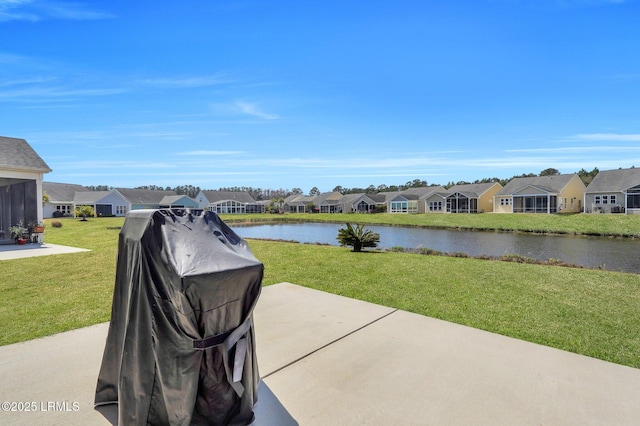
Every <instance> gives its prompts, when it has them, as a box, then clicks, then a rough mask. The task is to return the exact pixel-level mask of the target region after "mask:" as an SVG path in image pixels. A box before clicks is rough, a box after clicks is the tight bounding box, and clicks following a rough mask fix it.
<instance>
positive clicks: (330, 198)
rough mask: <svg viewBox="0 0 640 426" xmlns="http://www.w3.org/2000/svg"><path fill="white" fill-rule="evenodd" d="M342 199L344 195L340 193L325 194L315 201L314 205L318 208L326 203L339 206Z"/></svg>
mask: <svg viewBox="0 0 640 426" xmlns="http://www.w3.org/2000/svg"><path fill="white" fill-rule="evenodd" d="M342 197H344V195H342V194H341V193H339V192H323V193H322V194H320V195H318V196H317V197H315V198H314V199H313V203H314V204H315V205H318V206H319V205H321V204H324V203H326V204H338V203H339V202H340V199H341V198H342Z"/></svg>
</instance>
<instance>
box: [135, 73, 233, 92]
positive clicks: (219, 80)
mask: <svg viewBox="0 0 640 426" xmlns="http://www.w3.org/2000/svg"><path fill="white" fill-rule="evenodd" d="M234 81H235V80H234V79H232V78H230V77H226V76H224V75H214V76H208V77H176V78H171V77H163V78H149V79H144V80H142V81H141V82H142V83H143V84H146V85H149V86H158V87H166V88H175V89H184V88H189V87H207V86H217V85H221V84H229V83H233V82H234Z"/></svg>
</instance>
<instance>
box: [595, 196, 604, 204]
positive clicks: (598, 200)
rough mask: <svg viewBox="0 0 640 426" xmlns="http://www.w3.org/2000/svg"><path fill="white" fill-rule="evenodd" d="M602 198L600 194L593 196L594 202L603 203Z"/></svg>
mask: <svg viewBox="0 0 640 426" xmlns="http://www.w3.org/2000/svg"><path fill="white" fill-rule="evenodd" d="M601 200H602V198H601V197H600V195H594V197H593V204H601V203H602V201H601Z"/></svg>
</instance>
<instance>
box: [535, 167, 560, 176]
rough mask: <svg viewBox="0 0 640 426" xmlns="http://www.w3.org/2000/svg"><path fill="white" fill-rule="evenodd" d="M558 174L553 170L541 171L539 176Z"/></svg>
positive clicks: (558, 172) (557, 171) (556, 170)
mask: <svg viewBox="0 0 640 426" xmlns="http://www.w3.org/2000/svg"><path fill="white" fill-rule="evenodd" d="M559 174H560V171H559V170H558V169H554V168H548V169H544V170H543V171H541V172H540V176H554V175H559Z"/></svg>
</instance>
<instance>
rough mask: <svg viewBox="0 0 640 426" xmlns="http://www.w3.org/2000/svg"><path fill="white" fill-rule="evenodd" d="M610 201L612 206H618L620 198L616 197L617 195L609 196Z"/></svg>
mask: <svg viewBox="0 0 640 426" xmlns="http://www.w3.org/2000/svg"><path fill="white" fill-rule="evenodd" d="M609 201H610V202H611V204H617V203H618V198H617V197H616V196H615V194H613V195H609Z"/></svg>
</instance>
